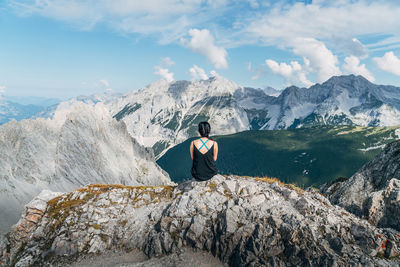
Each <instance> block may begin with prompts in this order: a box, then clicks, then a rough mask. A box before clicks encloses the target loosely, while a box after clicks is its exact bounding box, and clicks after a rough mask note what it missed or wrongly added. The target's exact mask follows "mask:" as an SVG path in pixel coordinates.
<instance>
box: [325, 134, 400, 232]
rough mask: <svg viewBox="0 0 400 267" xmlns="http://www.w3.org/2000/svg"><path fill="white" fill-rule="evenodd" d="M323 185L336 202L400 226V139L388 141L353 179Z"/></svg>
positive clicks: (373, 220)
mask: <svg viewBox="0 0 400 267" xmlns="http://www.w3.org/2000/svg"><path fill="white" fill-rule="evenodd" d="M321 189H322V192H323V193H324V194H326V195H327V196H328V197H329V199H330V201H331V202H332V203H334V204H337V205H340V206H342V207H344V208H346V209H347V210H349V211H350V212H352V213H354V214H356V215H358V216H360V217H363V218H365V219H368V221H369V222H371V223H372V224H374V225H378V226H379V227H391V228H394V229H397V230H400V224H399V222H400V141H395V142H392V143H390V144H388V145H386V147H385V148H384V149H383V150H382V152H381V153H380V154H379V155H377V156H376V157H375V158H374V159H373V160H372V161H370V162H368V163H367V164H365V165H364V166H363V167H362V168H361V169H360V170H359V171H358V172H357V173H355V174H354V175H353V176H352V177H350V178H349V179H347V180H342V181H335V182H333V183H330V184H327V185H325V186H323V187H322V188H321Z"/></svg>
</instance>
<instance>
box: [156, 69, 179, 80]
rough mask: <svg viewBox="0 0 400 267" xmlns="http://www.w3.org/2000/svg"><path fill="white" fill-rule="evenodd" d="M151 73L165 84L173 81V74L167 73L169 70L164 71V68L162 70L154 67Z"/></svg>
mask: <svg viewBox="0 0 400 267" xmlns="http://www.w3.org/2000/svg"><path fill="white" fill-rule="evenodd" d="M153 73H154V74H156V75H160V76H161V77H162V78H163V79H164V80H166V81H167V82H173V81H174V73H173V72H169V70H168V69H166V68H162V67H160V66H155V67H154V72H153Z"/></svg>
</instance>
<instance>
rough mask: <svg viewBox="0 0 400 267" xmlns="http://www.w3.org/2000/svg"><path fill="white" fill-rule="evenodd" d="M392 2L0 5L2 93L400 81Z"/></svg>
mask: <svg viewBox="0 0 400 267" xmlns="http://www.w3.org/2000/svg"><path fill="white" fill-rule="evenodd" d="M398 14H400V3H399V2H398V1H394V0H393V1H379V0H375V1H368V0H364V1H352V0H338V1H327V0H318V1H310V0H308V1H293V0H292V1H259V0H247V1H238V0H236V1H235V0H233V1H227V0H214V1H212V0H179V1H178V0H148V1H129V0H113V1H111V0H110V1H108V0H96V1H94V0H80V1H78V0H68V1H67V0H35V1H33V0H32V1H31V0H29V1H19V0H5V1H2V2H0V38H1V40H0V94H4V95H15V96H46V97H59V98H67V97H72V96H76V95H80V94H85V95H87V94H93V93H101V92H104V91H106V90H113V91H115V92H127V91H131V90H136V89H139V88H141V87H143V86H146V85H148V84H150V83H152V82H154V81H156V80H158V79H166V80H169V81H172V80H182V79H185V80H192V79H204V78H207V77H209V76H212V75H221V76H223V77H225V78H227V79H230V80H233V81H234V82H236V83H238V84H239V85H243V86H251V87H260V88H262V87H266V86H272V87H274V88H277V89H283V88H285V87H286V86H288V85H292V84H294V85H297V86H305V87H308V86H310V85H312V84H314V83H321V82H323V81H325V80H326V79H328V78H329V77H331V76H332V75H340V74H349V73H354V74H360V75H363V76H365V77H366V78H368V79H369V80H371V81H373V82H375V83H378V84H392V85H396V86H400V30H399V29H400V17H399V16H398Z"/></svg>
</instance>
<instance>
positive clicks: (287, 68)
mask: <svg viewBox="0 0 400 267" xmlns="http://www.w3.org/2000/svg"><path fill="white" fill-rule="evenodd" d="M265 63H266V64H267V66H268V67H269V68H270V69H271V71H272V72H273V73H275V74H278V75H281V76H283V77H284V78H285V80H286V82H287V83H289V84H291V85H292V84H299V83H301V84H302V85H304V86H307V87H308V86H311V85H313V83H312V82H310V81H309V80H308V79H307V77H306V74H307V70H306V69H307V66H305V67H303V66H301V65H300V63H299V62H297V61H292V62H290V65H289V64H286V63H285V62H281V63H278V62H276V61H275V60H272V59H267V60H266V61H265ZM305 64H306V65H307V64H308V62H306V63H305Z"/></svg>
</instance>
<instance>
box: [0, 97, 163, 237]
mask: <svg viewBox="0 0 400 267" xmlns="http://www.w3.org/2000/svg"><path fill="white" fill-rule="evenodd" d="M89 183H92V184H93V183H107V184H125V185H162V184H171V180H170V179H169V177H168V174H167V173H166V172H164V171H163V170H162V169H161V168H160V167H159V166H158V165H157V164H156V163H155V160H154V154H153V152H152V150H151V149H149V148H145V147H143V146H141V145H140V144H139V143H138V142H137V141H136V140H135V139H133V138H132V137H131V136H130V135H129V133H128V132H127V130H126V125H125V124H124V123H123V122H118V121H116V120H115V119H113V118H112V117H111V115H110V114H109V112H108V110H107V108H106V107H105V106H104V104H103V103H97V104H95V105H89V104H84V103H82V102H79V103H77V104H76V105H73V106H70V107H69V108H64V109H61V108H59V109H58V110H57V111H56V112H55V114H54V117H53V119H44V118H38V119H28V120H22V121H19V122H17V121H11V122H9V123H6V124H4V125H1V126H0V218H1V219H0V230H2V229H5V228H7V227H9V226H10V225H11V224H13V223H15V222H16V221H17V219H18V216H19V214H20V213H21V212H22V207H23V205H24V204H26V203H28V202H29V201H30V200H31V199H32V198H33V197H35V196H36V195H38V194H39V193H40V192H41V190H43V189H51V190H53V191H69V190H71V189H75V188H78V187H81V186H83V185H86V184H89Z"/></svg>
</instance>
